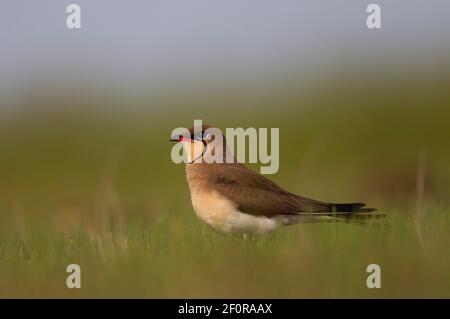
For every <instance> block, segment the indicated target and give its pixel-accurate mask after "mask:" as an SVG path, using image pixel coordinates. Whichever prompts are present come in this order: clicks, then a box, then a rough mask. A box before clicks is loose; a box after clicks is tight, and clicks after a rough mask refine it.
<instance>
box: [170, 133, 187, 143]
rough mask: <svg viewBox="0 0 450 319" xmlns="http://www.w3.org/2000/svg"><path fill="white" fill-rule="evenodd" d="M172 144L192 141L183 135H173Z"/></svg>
mask: <svg viewBox="0 0 450 319" xmlns="http://www.w3.org/2000/svg"><path fill="white" fill-rule="evenodd" d="M169 141H170V142H192V139H190V138H189V137H185V136H183V135H172V136H171V137H170V140H169Z"/></svg>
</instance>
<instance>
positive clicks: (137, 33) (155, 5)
mask: <svg viewBox="0 0 450 319" xmlns="http://www.w3.org/2000/svg"><path fill="white" fill-rule="evenodd" d="M71 3H76V4H79V5H80V6H81V21H82V22H81V23H82V28H81V29H79V30H73V29H68V28H67V26H66V18H67V16H68V13H66V7H67V6H68V5H69V4H71ZM370 3H377V4H379V5H380V7H381V22H382V28H381V29H378V30H369V29H368V28H367V27H366V18H367V15H368V14H367V13H366V7H367V5H368V4H370ZM449 15H450V1H448V0H428V1H416V0H396V1H362V0H328V1H317V0H311V1H300V0H277V1H275V0H270V1H269V0H227V1H225V0H220V1H219V0H189V1H186V0H129V1H125V0H123V1H113V0H95V1H92V0H77V1H75V0H71V1H62V0H39V1H32V0H28V1H24V0H2V2H1V4H0V94H1V95H2V96H9V95H18V94H19V95H20V94H21V91H22V90H23V89H24V88H27V87H28V88H29V87H33V86H35V85H40V83H46V84H47V85H49V86H50V87H52V86H55V85H57V84H61V83H66V82H67V83H69V82H71V81H75V82H76V81H78V82H87V83H91V84H93V85H96V86H98V87H104V88H108V87H109V86H111V85H114V86H115V87H121V88H123V89H126V88H129V89H132V90H135V91H136V92H139V91H143V92H145V91H146V90H150V89H152V88H154V89H157V88H158V87H161V86H164V85H170V84H171V83H174V82H177V83H181V84H183V83H185V84H189V83H192V82H195V81H196V80H198V79H204V78H206V79H208V81H209V83H212V84H214V83H215V82H214V81H216V83H217V84H218V85H220V84H221V83H223V79H227V81H233V80H235V81H245V79H249V81H251V79H255V78H259V79H265V78H269V77H270V74H272V73H273V72H280V73H282V72H289V71H292V70H295V71H296V72H299V73H301V72H306V71H307V70H311V67H312V66H316V67H317V68H318V69H320V70H326V69H327V68H329V67H333V66H335V65H336V64H339V63H341V62H343V61H347V60H350V61H352V60H361V61H366V60H368V61H373V59H374V58H379V57H380V56H381V57H384V58H385V59H389V58H390V57H397V58H400V59H404V60H407V61H410V64H411V67H412V68H414V67H421V65H420V64H423V65H422V66H424V67H427V65H428V64H427V63H433V61H434V60H435V58H436V56H444V57H445V56H448V54H449V53H450V19H449ZM361 63H364V62H361ZM372 63H373V64H375V63H374V62H372Z"/></svg>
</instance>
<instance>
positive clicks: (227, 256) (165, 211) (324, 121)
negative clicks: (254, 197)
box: [0, 81, 450, 298]
mask: <svg viewBox="0 0 450 319" xmlns="http://www.w3.org/2000/svg"><path fill="white" fill-rule="evenodd" d="M381 82H382V81H381ZM402 83H403V84H402V85H403V86H399V85H397V86H395V87H391V88H385V87H382V88H379V89H378V92H380V91H381V92H384V93H383V95H382V96H378V97H377V99H368V98H367V94H366V93H367V92H366V91H365V90H364V89H362V88H354V87H349V86H348V83H344V84H342V83H340V84H336V83H334V84H333V85H331V86H330V88H328V89H327V88H324V89H323V90H319V91H318V92H317V93H311V95H312V96H309V97H308V98H305V97H299V96H297V95H296V94H294V93H292V92H291V93H290V94H288V95H287V96H283V97H281V96H275V95H274V96H269V97H268V96H267V95H268V93H267V92H265V94H264V96H263V97H264V105H265V106H266V107H265V108H263V109H261V110H259V112H257V113H255V112H254V109H248V110H246V109H245V108H243V107H242V105H239V101H241V102H242V103H244V102H243V101H245V99H244V98H242V100H241V99H240V98H239V97H238V96H233V98H232V101H233V102H236V103H237V105H233V104H231V106H230V105H228V104H227V99H226V98H224V97H223V96H221V97H220V98H221V101H220V103H222V104H220V103H219V104H215V105H217V108H214V109H211V108H209V105H210V103H211V102H214V101H215V98H214V96H213V97H211V98H210V99H209V100H208V103H205V104H204V105H203V104H201V103H200V104H198V105H195V104H196V102H197V101H196V100H195V99H187V100H184V101H183V103H184V104H186V105H188V106H191V105H192V108H191V109H190V112H191V113H192V114H194V115H192V114H191V115H187V113H188V112H187V111H180V112H177V113H171V112H170V111H172V110H174V109H177V110H180V108H179V105H176V102H173V101H172V102H173V103H174V104H170V106H167V108H168V109H166V110H164V109H159V110H158V111H154V112H153V113H150V112H147V111H145V110H130V111H129V112H125V113H124V112H122V111H117V110H114V108H111V109H110V110H109V111H108V112H105V111H104V110H95V111H87V110H88V109H89V105H90V104H89V103H92V104H99V103H100V104H101V103H102V101H101V100H100V101H99V100H95V98H94V97H88V98H86V99H85V100H83V99H80V100H76V101H75V102H74V101H73V100H72V99H69V98H67V100H64V97H63V98H62V99H63V100H62V101H59V102H61V103H59V102H58V101H52V102H51V103H50V105H53V107H50V108H49V110H46V111H45V110H44V111H42V109H40V112H36V111H33V110H32V109H31V107H32V106H31V104H33V107H38V106H39V105H37V104H39V103H44V102H43V101H41V100H39V99H37V100H33V99H31V100H32V103H31V102H30V103H31V104H30V103H29V105H28V104H26V103H25V105H19V106H17V108H18V109H20V110H22V113H21V115H20V112H19V115H15V116H12V117H11V118H10V119H6V118H4V119H5V120H3V119H2V123H1V124H2V125H1V126H0V144H1V147H2V156H1V157H0V176H1V178H0V297H4V298H5V297H6V298H11V297H64V298H71V297H89V298H90V297H138V298H140V297H142V298H147V297H150V298H153V297H158V298H165V297H180V298H185V297H206V298H213V297H263V298H264V297H275V298H281V297H286V298H304V297H326V298H336V297H358V298H360V297H368V298H378V297H388V298H394V297H411V298H412V297H447V298H449V297H450V276H449V273H448V272H449V269H450V267H449V266H450V255H449V254H448V253H447V251H448V242H449V239H450V238H449V237H450V236H449V234H450V208H449V205H448V204H449V198H448V189H449V186H450V166H449V165H448V163H449V162H450V147H449V143H448V136H450V129H449V126H448V118H449V115H450V112H449V109H450V108H449V105H450V95H449V94H448V90H446V86H445V83H448V82H443V83H442V85H441V86H432V87H431V86H427V87H423V86H421V85H420V83H419V84H417V83H415V84H408V83H409V82H407V81H403V82H402ZM339 85H342V86H343V87H339ZM415 85H416V86H417V85H418V87H415ZM375 91H377V90H376V89H374V92H375ZM274 94H275V93H274ZM80 96H83V95H80ZM59 98H61V97H59ZM71 98H72V96H71ZM110 100H114V99H108V101H110ZM180 100H181V98H180ZM254 101H258V99H257V98H255V99H254ZM45 102H46V103H47V102H48V101H45ZM63 102H64V103H63ZM66 102H67V103H66ZM71 103H72V104H71ZM83 103H88V104H87V105H84V104H83ZM117 103H118V104H121V103H125V102H124V101H122V102H117ZM160 103H161V104H162V105H166V104H165V102H164V101H162V102H160ZM57 105H66V108H64V109H63V110H55V108H56V106H57ZM221 105H222V106H223V107H221ZM278 105H283V106H282V108H277V106H278ZM302 105H303V106H305V107H301V106H302ZM326 105H329V106H326ZM46 106H47V107H48V105H47V104H46ZM225 106H227V107H225ZM306 106H307V107H306ZM80 109H82V110H81V111H80ZM73 110H77V111H73ZM224 110H226V112H224ZM237 110H239V111H240V112H241V113H240V114H241V118H240V119H239V121H238V120H237V119H236V116H235V115H234V112H236V111H237ZM198 114H204V116H197V115H198ZM194 118H202V119H205V121H207V122H209V123H212V124H217V125H218V126H221V127H234V126H243V127H248V126H254V127H280V137H281V141H280V142H281V145H280V150H281V154H280V161H281V165H280V171H279V172H278V174H276V175H274V176H270V178H272V179H274V180H275V181H276V182H278V183H280V184H281V185H283V186H285V187H286V188H288V189H290V190H292V191H294V192H297V193H299V194H303V195H306V196H310V197H314V198H318V199H322V200H328V201H333V202H339V201H349V200H355V201H365V202H368V203H369V205H370V206H375V207H377V208H378V209H379V211H380V212H382V213H386V214H388V217H387V218H386V220H385V222H387V223H389V226H383V225H373V226H367V227H362V226H357V225H352V224H341V223H330V224H302V225H294V226H289V227H285V228H282V229H279V230H278V231H277V232H275V233H273V234H271V235H269V236H266V237H262V238H258V239H257V240H255V241H244V240H242V239H240V238H233V237H227V236H224V235H221V234H218V233H216V232H214V231H212V230H211V229H209V228H208V227H207V226H206V225H204V224H203V223H201V222H200V221H199V220H198V219H197V218H196V216H195V214H194V212H193V209H192V207H191V204H190V200H189V194H188V190H187V186H186V182H185V179H184V171H183V167H182V166H177V165H175V164H173V163H172V162H171V161H170V155H169V154H170V147H171V146H170V145H168V142H167V140H168V137H169V134H170V132H171V130H172V129H173V128H175V127H176V126H180V125H186V126H188V125H190V124H191V123H192V121H193V119H194ZM422 150H425V151H426V157H425V159H424V160H423V159H422V160H419V158H422V157H421V155H420V154H422V153H421V152H422ZM419 162H420V163H421V164H420V165H419V164H418V163H419ZM254 167H255V166H254ZM418 167H419V168H418ZM418 174H419V177H418ZM418 181H419V185H418V184H417V183H418ZM418 195H419V196H418ZM418 197H419V199H418ZM418 205H419V207H418ZM418 211H420V216H421V217H420V220H419V221H417V219H416V216H417V212H418ZM419 236H421V237H419ZM420 238H422V239H420ZM71 263H76V264H79V265H80V266H81V271H82V288H81V289H72V290H70V289H68V288H67V287H66V285H65V282H66V278H67V275H68V274H67V273H66V272H65V270H66V267H67V265H68V264H71ZM371 263H376V264H379V265H380V266H381V271H382V288H381V289H368V288H367V287H366V278H367V275H368V274H367V273H366V267H367V265H369V264H371Z"/></svg>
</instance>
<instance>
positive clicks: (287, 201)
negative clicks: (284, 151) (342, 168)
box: [214, 164, 329, 215]
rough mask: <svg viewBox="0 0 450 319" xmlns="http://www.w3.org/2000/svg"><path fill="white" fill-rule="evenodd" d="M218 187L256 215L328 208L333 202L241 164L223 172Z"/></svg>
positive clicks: (222, 192)
mask: <svg viewBox="0 0 450 319" xmlns="http://www.w3.org/2000/svg"><path fill="white" fill-rule="evenodd" d="M214 183H215V185H214V187H215V188H216V189H217V190H218V191H219V192H220V194H222V195H223V196H225V197H226V198H229V199H231V200H233V202H235V203H236V204H237V207H238V209H239V210H240V211H241V212H244V213H247V214H252V215H277V214H301V213H302V212H328V211H329V204H327V203H322V202H319V201H316V200H312V199H308V198H305V197H301V196H298V195H295V194H292V193H290V192H288V191H286V190H285V189H283V188H281V187H279V186H278V185H277V184H275V183H274V182H272V181H271V180H270V179H268V178H266V177H264V176H262V175H260V174H258V173H256V172H254V171H252V170H250V169H248V168H247V167H245V166H244V165H241V164H232V165H229V166H228V167H227V169H226V170H224V171H223V172H219V173H218V174H217V176H216V179H215V181H214Z"/></svg>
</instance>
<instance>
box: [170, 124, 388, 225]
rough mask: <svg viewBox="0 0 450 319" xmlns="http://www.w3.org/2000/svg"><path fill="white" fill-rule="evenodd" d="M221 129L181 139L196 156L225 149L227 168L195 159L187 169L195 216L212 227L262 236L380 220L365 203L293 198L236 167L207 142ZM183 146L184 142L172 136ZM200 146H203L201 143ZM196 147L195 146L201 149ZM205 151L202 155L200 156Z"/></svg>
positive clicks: (216, 145)
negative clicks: (307, 224)
mask: <svg viewBox="0 0 450 319" xmlns="http://www.w3.org/2000/svg"><path fill="white" fill-rule="evenodd" d="M208 129H209V130H211V129H214V130H216V132H218V133H220V134H221V131H220V130H218V129H217V128H213V127H211V126H206V125H204V126H203V127H202V129H201V130H198V131H200V132H201V133H200V134H198V135H197V136H195V135H194V128H192V129H191V130H190V133H191V136H189V137H188V139H187V140H184V139H183V144H184V146H185V147H186V148H185V149H186V151H189V147H192V145H193V144H195V143H197V144H198V145H197V146H198V147H199V149H198V151H197V153H198V154H196V155H193V158H194V157H196V158H197V159H198V158H202V159H205V158H207V156H208V154H209V153H210V152H211V149H212V148H216V151H217V149H219V150H222V151H223V153H224V157H223V158H224V159H225V158H227V157H228V159H231V161H232V162H231V163H230V160H229V161H228V162H227V163H205V162H201V163H200V162H196V161H194V160H192V162H191V163H190V164H187V165H186V177H187V181H188V184H189V189H190V192H191V198H192V204H193V206H194V209H195V211H196V213H197V215H198V216H199V217H200V218H201V219H202V220H203V221H205V222H206V223H208V224H209V225H210V226H211V227H213V228H215V229H217V230H219V231H222V232H225V233H237V234H262V233H267V232H269V231H272V230H274V229H275V228H277V227H278V226H279V225H290V224H294V223H298V222H300V221H355V220H356V221H357V222H360V221H361V220H364V219H368V218H372V217H382V215H379V214H370V212H373V211H374V209H372V208H364V206H365V204H363V203H348V204H335V203H326V202H321V201H318V200H314V199H309V198H306V197H302V196H299V195H296V194H293V193H291V192H289V191H287V190H285V189H283V188H281V187H280V186H278V185H277V184H275V183H274V182H273V181H271V180H270V179H268V178H266V177H264V176H263V175H260V174H258V173H257V172H254V171H252V170H250V169H248V168H247V167H246V166H244V165H243V164H240V163H237V162H236V160H235V159H234V157H232V155H230V151H229V150H228V148H227V147H226V141H225V137H224V136H223V143H218V141H216V139H207V138H204V137H205V131H207V130H208ZM172 140H176V141H181V137H172ZM200 143H202V144H200ZM197 146H196V147H197ZM200 152H201V153H200Z"/></svg>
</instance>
